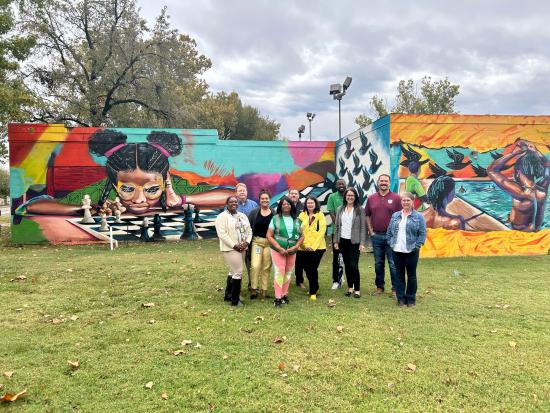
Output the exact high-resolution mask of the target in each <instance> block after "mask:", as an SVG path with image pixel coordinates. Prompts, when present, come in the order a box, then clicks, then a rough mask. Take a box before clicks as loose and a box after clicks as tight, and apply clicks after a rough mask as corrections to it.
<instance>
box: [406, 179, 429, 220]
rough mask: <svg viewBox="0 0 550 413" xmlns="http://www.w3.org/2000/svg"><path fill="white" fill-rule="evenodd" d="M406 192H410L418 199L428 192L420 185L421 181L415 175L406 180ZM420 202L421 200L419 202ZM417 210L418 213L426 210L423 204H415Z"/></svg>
mask: <svg viewBox="0 0 550 413" xmlns="http://www.w3.org/2000/svg"><path fill="white" fill-rule="evenodd" d="M405 191H407V192H410V193H411V194H413V195H415V196H416V199H419V198H420V197H421V196H424V195H426V190H425V189H424V187H423V186H422V184H421V183H420V180H419V179H418V178H417V177H416V176H413V175H409V176H408V177H407V179H406V180H405ZM419 201H420V200H419ZM414 206H415V209H416V210H417V211H424V210H425V209H426V208H424V203H423V202H421V201H420V202H418V201H417V202H415V204H414Z"/></svg>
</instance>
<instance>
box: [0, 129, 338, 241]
mask: <svg viewBox="0 0 550 413" xmlns="http://www.w3.org/2000/svg"><path fill="white" fill-rule="evenodd" d="M8 137H9V144H10V179H11V181H10V190H11V201H12V204H11V205H12V241H13V242H14V243H37V242H51V243H90V242H105V241H106V240H107V239H108V233H106V232H105V231H102V230H101V225H100V218H99V216H98V215H99V214H101V213H105V215H107V216H108V218H107V220H108V226H109V227H112V229H113V236H114V238H115V239H116V240H117V241H119V242H120V241H137V240H140V239H144V235H145V238H153V239H155V240H178V239H180V238H183V239H186V237H187V236H189V233H187V234H186V231H185V228H186V227H187V228H188V229H189V230H190V229H192V228H193V230H194V231H195V233H196V234H198V235H199V236H201V237H205V238H207V237H213V236H215V230H214V219H215V217H216V215H217V214H218V213H219V212H220V211H221V209H222V208H223V205H224V203H225V200H226V198H227V196H229V195H231V194H234V188H235V185H236V184H237V183H238V182H244V183H245V184H246V185H247V186H248V190H249V198H251V199H257V196H258V193H259V191H260V190H261V189H264V188H265V189H267V190H269V191H270V192H271V194H272V201H273V202H276V201H277V200H278V199H279V198H280V197H281V196H282V195H284V194H286V193H287V191H288V188H289V187H292V188H298V189H299V190H300V191H301V194H302V196H303V197H305V196H306V195H308V194H313V195H315V196H318V197H319V199H320V200H321V201H323V200H324V199H325V198H326V197H327V196H328V194H330V193H331V192H332V189H333V185H334V181H335V176H334V171H335V165H334V153H335V142H281V141H276V142H263V141H230V142H229V141H219V140H218V136H217V132H216V131H212V130H176V129H122V128H113V129H101V128H72V129H67V128H65V127H64V126H62V125H39V124H32V125H31V124H13V125H10V127H9V136H8ZM86 196H89V198H90V200H89V203H90V205H91V206H92V208H91V210H92V211H93V212H94V214H93V220H92V221H93V222H91V223H83V222H82V221H83V219H82V216H83V211H84V209H83V206H84V205H85V202H84V198H85V197H86ZM189 205H192V206H194V209H193V210H191V209H189ZM117 210H119V211H122V213H121V217H120V219H119V222H115V219H116V216H115V215H116V214H115V212H116V211H117ZM144 217H149V218H150V222H149V223H148V229H146V230H144V229H143V228H144V222H143V220H144ZM191 223H192V224H191ZM186 224H188V225H186ZM144 231H146V232H147V233H146V234H144V233H143V232H144Z"/></svg>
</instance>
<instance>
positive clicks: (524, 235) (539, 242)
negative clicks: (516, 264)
mask: <svg viewBox="0 0 550 413" xmlns="http://www.w3.org/2000/svg"><path fill="white" fill-rule="evenodd" d="M427 232H428V233H427V238H426V243H425V244H424V247H422V249H421V250H420V255H421V256H422V257H462V256H495V255H501V256H504V255H546V254H548V251H549V250H550V230H548V229H544V230H541V231H539V232H521V231H491V232H471V231H451V230H446V229H441V228H438V229H433V228H428V231H427Z"/></svg>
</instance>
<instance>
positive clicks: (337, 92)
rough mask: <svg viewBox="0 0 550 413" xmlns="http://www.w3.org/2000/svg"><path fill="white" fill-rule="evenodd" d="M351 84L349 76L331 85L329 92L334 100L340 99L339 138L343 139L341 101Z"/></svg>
mask: <svg viewBox="0 0 550 413" xmlns="http://www.w3.org/2000/svg"><path fill="white" fill-rule="evenodd" d="M349 85H351V77H350V76H347V77H346V79H345V80H344V83H342V84H341V85H340V83H334V84H332V85H330V91H329V94H330V95H332V98H333V99H334V100H337V101H338V139H342V114H341V110H340V102H341V101H342V98H343V97H344V96H345V95H346V90H348V88H349Z"/></svg>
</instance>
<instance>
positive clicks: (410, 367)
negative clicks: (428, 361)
mask: <svg viewBox="0 0 550 413" xmlns="http://www.w3.org/2000/svg"><path fill="white" fill-rule="evenodd" d="M405 370H407V371H408V372H409V373H414V372H415V371H416V365H415V364H412V363H409V364H407V368H406V369H405Z"/></svg>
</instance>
